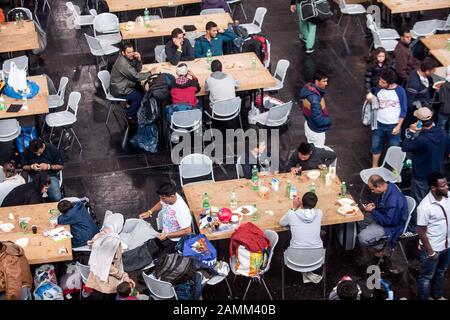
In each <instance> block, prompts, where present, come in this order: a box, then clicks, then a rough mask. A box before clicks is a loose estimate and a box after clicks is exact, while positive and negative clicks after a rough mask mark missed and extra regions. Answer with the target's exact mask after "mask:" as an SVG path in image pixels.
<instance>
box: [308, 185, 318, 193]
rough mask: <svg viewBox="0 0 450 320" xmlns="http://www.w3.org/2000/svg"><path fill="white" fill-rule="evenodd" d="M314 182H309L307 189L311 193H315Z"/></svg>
mask: <svg viewBox="0 0 450 320" xmlns="http://www.w3.org/2000/svg"><path fill="white" fill-rule="evenodd" d="M316 190H317V189H316V184H315V183H314V182H313V183H311V185H310V186H309V191H310V192H312V193H316Z"/></svg>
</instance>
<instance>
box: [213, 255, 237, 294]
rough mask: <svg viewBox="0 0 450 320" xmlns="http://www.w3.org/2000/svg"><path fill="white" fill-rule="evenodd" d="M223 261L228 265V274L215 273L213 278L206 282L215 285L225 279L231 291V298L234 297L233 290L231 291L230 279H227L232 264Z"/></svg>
mask: <svg viewBox="0 0 450 320" xmlns="http://www.w3.org/2000/svg"><path fill="white" fill-rule="evenodd" d="M221 263H223V264H224V265H225V266H226V267H225V268H226V269H227V272H226V273H227V274H226V275H223V274H218V275H215V276H213V277H212V278H211V279H209V280H207V281H206V284H207V285H210V286H215V285H216V284H219V283H221V282H222V281H223V280H225V283H226V285H227V288H228V291H229V293H230V295H229V298H232V297H233V292H232V291H231V287H230V283H229V282H228V279H227V276H228V274H229V273H230V266H229V264H228V263H226V262H225V261H221Z"/></svg>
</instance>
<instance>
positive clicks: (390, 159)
mask: <svg viewBox="0 0 450 320" xmlns="http://www.w3.org/2000/svg"><path fill="white" fill-rule="evenodd" d="M405 157H406V152H403V151H402V148H401V147H397V146H392V147H389V149H388V150H387V152H386V156H385V157H384V161H383V167H385V166H386V164H388V165H389V166H390V167H391V168H392V169H393V170H395V171H396V172H397V174H398V175H400V174H401V172H402V169H403V161H404V160H405Z"/></svg>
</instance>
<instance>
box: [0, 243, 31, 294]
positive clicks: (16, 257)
mask: <svg viewBox="0 0 450 320" xmlns="http://www.w3.org/2000/svg"><path fill="white" fill-rule="evenodd" d="M2 244H3V246H2V248H1V249H0V292H2V293H3V292H4V293H5V298H6V300H20V299H21V297H22V287H23V286H25V287H28V288H30V289H31V286H32V284H33V277H32V276H31V272H30V265H29V264H28V260H27V258H26V257H25V255H24V252H23V249H22V248H21V247H19V246H18V245H16V244H15V243H13V242H10V241H2Z"/></svg>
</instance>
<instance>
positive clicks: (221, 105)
mask: <svg viewBox="0 0 450 320" xmlns="http://www.w3.org/2000/svg"><path fill="white" fill-rule="evenodd" d="M241 102H242V101H241V98H240V97H234V98H231V99H227V100H222V101H217V102H215V103H214V104H213V105H212V106H211V109H212V116H213V118H215V119H217V120H230V119H233V118H235V117H236V116H238V115H239V113H240V112H241ZM216 117H218V118H216Z"/></svg>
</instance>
